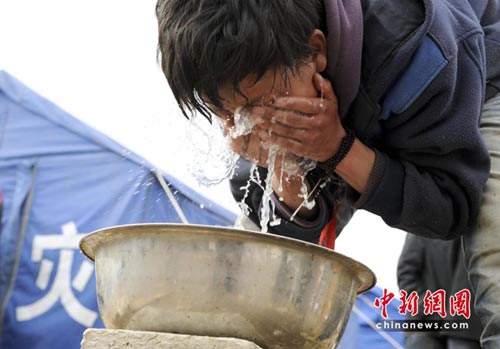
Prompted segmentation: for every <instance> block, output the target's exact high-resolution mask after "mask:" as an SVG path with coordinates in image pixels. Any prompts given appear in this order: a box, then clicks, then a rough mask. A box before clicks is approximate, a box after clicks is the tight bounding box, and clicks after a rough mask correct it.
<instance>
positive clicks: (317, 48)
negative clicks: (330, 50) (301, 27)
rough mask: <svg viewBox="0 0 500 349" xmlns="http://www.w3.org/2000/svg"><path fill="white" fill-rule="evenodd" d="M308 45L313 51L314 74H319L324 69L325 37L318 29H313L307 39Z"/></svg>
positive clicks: (325, 62)
mask: <svg viewBox="0 0 500 349" xmlns="http://www.w3.org/2000/svg"><path fill="white" fill-rule="evenodd" d="M309 44H310V45H311V47H312V49H313V57H312V58H313V63H314V64H315V65H316V72H318V73H321V72H322V71H324V70H325V69H326V64H327V58H326V37H325V34H323V32H322V31H321V30H319V29H314V31H313V32H312V34H311V36H310V37H309Z"/></svg>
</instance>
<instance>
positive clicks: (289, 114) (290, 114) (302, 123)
mask: <svg viewBox="0 0 500 349" xmlns="http://www.w3.org/2000/svg"><path fill="white" fill-rule="evenodd" d="M269 109H271V110H272V114H271V113H266V115H265V116H263V117H261V118H260V120H259V121H258V124H259V126H262V127H269V126H270V125H273V124H282V125H285V126H288V127H291V128H296V129H306V130H307V129H311V128H314V127H315V125H316V118H315V117H314V116H313V115H305V114H297V112H295V111H289V110H283V109H272V108H270V107H269Z"/></svg>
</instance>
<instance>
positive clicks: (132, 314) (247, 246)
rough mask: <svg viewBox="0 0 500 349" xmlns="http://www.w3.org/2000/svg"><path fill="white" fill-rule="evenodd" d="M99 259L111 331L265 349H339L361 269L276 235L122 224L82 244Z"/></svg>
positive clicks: (101, 299)
mask: <svg viewBox="0 0 500 349" xmlns="http://www.w3.org/2000/svg"><path fill="white" fill-rule="evenodd" d="M80 248H81V250H82V251H83V253H84V254H85V255H86V256H87V257H88V258H90V259H91V260H93V261H95V264H96V282H97V296H98V303H99V311H100V314H101V317H102V319H103V321H104V324H105V325H106V327H107V328H113V329H129V330H144V331H158V332H170V333H183V334H193V335H207V336H218V337H234V338H241V339H247V340H250V341H252V342H254V343H256V344H258V345H260V346H262V347H263V348H266V349H285V348H286V349H300V348H304V349H306V348H328V349H330V348H333V347H335V346H336V345H337V343H338V341H339V340H340V337H341V336H342V333H343V331H344V328H345V325H346V323H347V320H348V318H349V314H350V312H351V309H352V306H353V303H354V300H355V297H356V295H357V294H358V293H361V292H364V291H366V290H368V289H370V288H371V287H372V286H373V285H374V284H375V276H374V275H373V273H372V272H371V271H370V270H369V269H368V268H367V267H365V266H364V265H362V264H360V263H358V262H356V261H354V260H352V259H350V258H348V257H345V256H343V255H341V254H338V253H335V252H333V251H330V250H327V249H325V248H323V247H319V246H316V245H313V244H308V243H304V242H302V241H298V240H293V239H289V238H284V237H279V236H275V235H271V234H261V233H255V232H249V231H244V230H236V229H228V228H219V227H208V226H196V225H179V224H145V225H128V226H118V227H112V228H107V229H103V230H99V231H97V232H94V233H92V234H89V235H87V236H86V237H84V238H83V239H82V240H81V242H80Z"/></svg>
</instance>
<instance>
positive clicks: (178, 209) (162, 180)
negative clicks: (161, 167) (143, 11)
mask: <svg viewBox="0 0 500 349" xmlns="http://www.w3.org/2000/svg"><path fill="white" fill-rule="evenodd" d="M154 174H155V176H156V179H158V182H160V185H161V187H162V188H163V191H165V194H167V196H168V198H169V199H170V202H171V203H172V206H174V210H175V212H177V215H178V216H179V218H180V219H181V221H182V223H184V224H189V222H188V220H187V218H186V216H185V215H184V212H183V211H182V209H181V206H180V205H179V203H178V202H177V199H176V198H175V196H174V193H172V190H170V188H169V187H168V184H167V182H166V181H165V178H163V176H162V174H161V173H160V171H158V170H156V171H154Z"/></svg>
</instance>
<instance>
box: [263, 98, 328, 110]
mask: <svg viewBox="0 0 500 349" xmlns="http://www.w3.org/2000/svg"><path fill="white" fill-rule="evenodd" d="M272 106H273V107H275V108H277V109H286V110H293V111H295V112H298V113H302V114H309V115H315V114H319V113H321V109H322V106H321V99H319V98H311V97H297V96H294V97H277V98H276V99H275V101H274V103H273V104H272Z"/></svg>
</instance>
